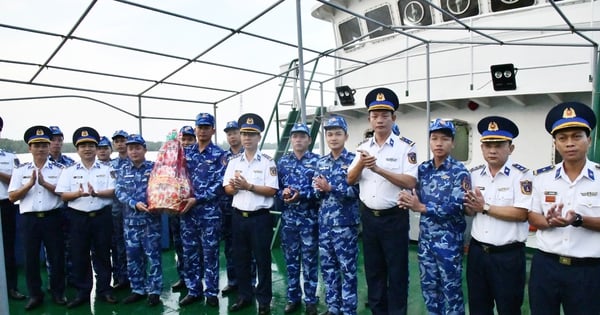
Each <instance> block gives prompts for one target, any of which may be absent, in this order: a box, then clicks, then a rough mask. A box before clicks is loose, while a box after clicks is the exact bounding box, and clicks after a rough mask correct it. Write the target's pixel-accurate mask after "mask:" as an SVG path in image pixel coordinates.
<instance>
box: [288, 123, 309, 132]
mask: <svg viewBox="0 0 600 315" xmlns="http://www.w3.org/2000/svg"><path fill="white" fill-rule="evenodd" d="M294 132H303V133H305V134H307V135H310V131H309V130H308V126H307V125H306V124H303V123H296V124H295V125H294V127H292V130H290V135H291V134H293V133H294Z"/></svg>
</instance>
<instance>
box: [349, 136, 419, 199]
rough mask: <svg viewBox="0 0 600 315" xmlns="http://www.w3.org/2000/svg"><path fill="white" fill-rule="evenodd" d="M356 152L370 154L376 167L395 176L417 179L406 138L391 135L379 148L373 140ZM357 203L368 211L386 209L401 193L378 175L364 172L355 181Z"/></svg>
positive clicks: (412, 150)
mask: <svg viewBox="0 0 600 315" xmlns="http://www.w3.org/2000/svg"><path fill="white" fill-rule="evenodd" d="M358 149H360V150H365V151H367V152H369V154H370V155H372V156H375V157H376V158H377V161H376V163H377V166H379V167H381V168H383V169H386V170H388V171H390V172H393V173H397V174H405V175H409V176H412V177H414V178H417V172H418V167H417V157H416V154H417V153H416V152H417V151H416V147H415V146H414V143H413V142H412V141H410V140H408V139H406V138H400V137H398V136H396V135H394V134H391V135H390V137H389V138H387V140H386V141H385V143H384V144H383V145H382V146H381V147H380V146H379V145H378V144H377V142H375V138H371V139H368V140H367V141H365V142H363V143H362V144H360V145H359V146H358ZM359 159H360V153H356V157H355V158H354V160H353V161H352V164H350V167H349V169H348V171H350V170H351V169H353V168H354V167H356V164H358V161H359ZM358 184H359V187H360V200H361V201H362V202H363V203H364V204H365V205H366V206H367V207H369V208H371V209H376V210H384V209H389V208H392V207H394V206H396V205H397V203H396V202H397V199H398V193H400V191H401V190H402V188H401V187H398V186H396V185H394V184H392V183H391V182H390V181H388V180H387V179H385V178H384V177H383V176H381V175H379V174H375V173H374V172H373V171H371V170H370V169H367V168H364V169H363V170H362V172H361V174H360V176H359V178H358Z"/></svg>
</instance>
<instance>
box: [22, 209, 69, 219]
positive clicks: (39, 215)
mask: <svg viewBox="0 0 600 315" xmlns="http://www.w3.org/2000/svg"><path fill="white" fill-rule="evenodd" d="M23 214H24V215H28V216H32V217H36V218H45V217H49V216H52V215H56V214H60V208H57V209H52V210H47V211H34V212H23Z"/></svg>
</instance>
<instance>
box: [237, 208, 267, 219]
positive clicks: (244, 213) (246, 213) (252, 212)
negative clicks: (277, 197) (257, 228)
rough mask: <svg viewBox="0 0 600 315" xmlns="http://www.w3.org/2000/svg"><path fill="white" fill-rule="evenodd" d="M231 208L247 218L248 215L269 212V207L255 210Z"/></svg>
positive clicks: (252, 215)
mask: <svg viewBox="0 0 600 315" xmlns="http://www.w3.org/2000/svg"><path fill="white" fill-rule="evenodd" d="M233 209H235V211H237V213H239V214H240V215H241V216H242V217H244V218H249V217H254V216H257V215H263V214H269V213H270V211H269V209H258V210H255V211H244V210H240V209H238V208H233Z"/></svg>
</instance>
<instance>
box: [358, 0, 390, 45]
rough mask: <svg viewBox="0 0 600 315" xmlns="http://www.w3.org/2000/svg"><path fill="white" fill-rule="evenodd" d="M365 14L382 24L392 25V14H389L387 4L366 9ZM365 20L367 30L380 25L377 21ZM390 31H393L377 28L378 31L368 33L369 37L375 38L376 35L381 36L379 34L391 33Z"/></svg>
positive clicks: (372, 29) (370, 30)
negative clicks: (369, 9)
mask: <svg viewBox="0 0 600 315" xmlns="http://www.w3.org/2000/svg"><path fill="white" fill-rule="evenodd" d="M365 16H366V17H368V18H370V19H373V20H375V21H377V22H379V23H381V24H383V25H390V26H391V25H392V15H391V14H390V7H388V6H387V5H384V6H382V7H379V8H377V9H373V10H371V11H368V12H367V13H366V14H365ZM366 21H367V30H368V31H369V32H372V31H374V30H375V29H377V28H378V27H380V26H381V25H379V24H377V23H373V22H371V21H369V20H366ZM391 33H393V31H392V30H390V29H387V28H384V29H382V30H379V31H377V32H375V33H373V34H371V35H369V38H377V37H381V36H384V35H387V34H391Z"/></svg>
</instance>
